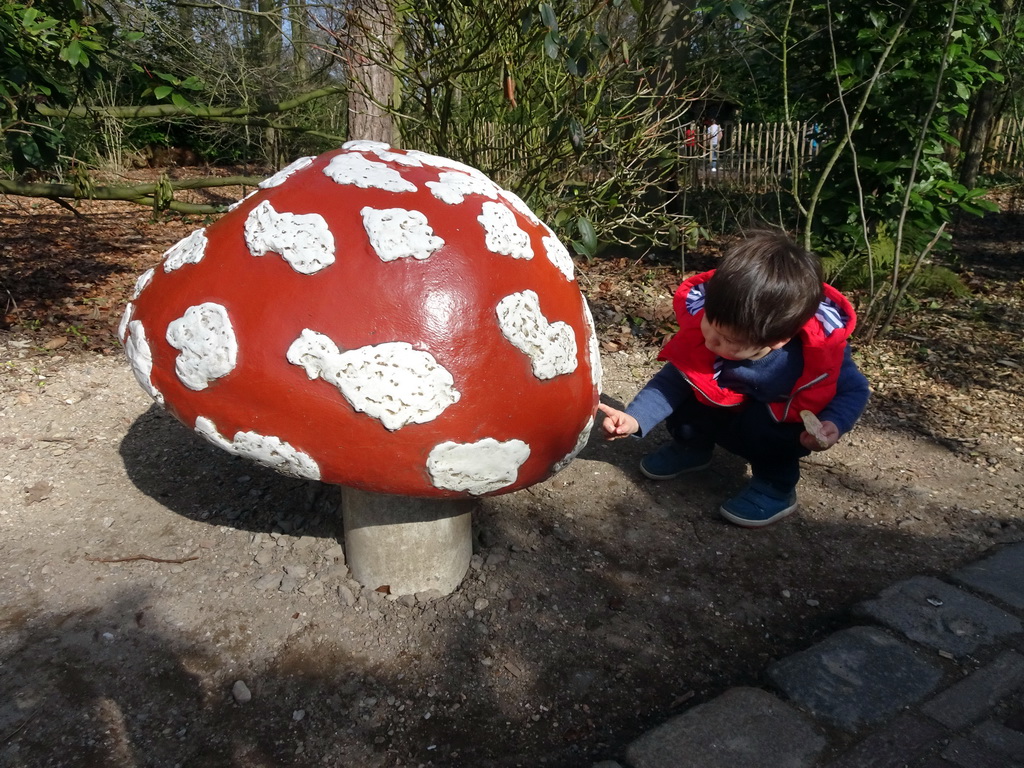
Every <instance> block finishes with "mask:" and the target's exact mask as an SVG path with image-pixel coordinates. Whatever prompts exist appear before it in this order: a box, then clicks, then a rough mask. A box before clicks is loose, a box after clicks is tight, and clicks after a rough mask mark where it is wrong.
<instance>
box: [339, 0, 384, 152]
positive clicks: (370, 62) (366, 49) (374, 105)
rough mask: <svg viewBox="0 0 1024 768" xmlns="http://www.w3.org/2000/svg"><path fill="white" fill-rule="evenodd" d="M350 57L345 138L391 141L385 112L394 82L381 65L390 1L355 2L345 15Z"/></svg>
mask: <svg viewBox="0 0 1024 768" xmlns="http://www.w3.org/2000/svg"><path fill="white" fill-rule="evenodd" d="M348 20H349V29H350V30H351V40H350V44H351V49H350V50H351V54H350V59H349V75H350V78H351V83H352V89H351V90H350V91H349V95H348V137H349V138H350V139H366V140H370V141H383V142H385V143H387V144H391V143H392V141H393V138H394V137H393V130H394V129H393V125H392V122H391V116H390V114H389V113H388V106H389V105H390V103H391V95H392V92H393V90H394V84H393V83H394V81H393V78H392V76H391V72H389V71H388V69H387V68H386V67H385V66H384V64H383V63H384V62H385V61H387V60H388V59H389V58H390V55H391V50H392V47H393V46H392V38H393V36H394V10H393V9H392V7H391V3H390V0H359V2H357V3H356V4H355V6H354V7H353V9H352V11H351V12H350V13H349V17H348Z"/></svg>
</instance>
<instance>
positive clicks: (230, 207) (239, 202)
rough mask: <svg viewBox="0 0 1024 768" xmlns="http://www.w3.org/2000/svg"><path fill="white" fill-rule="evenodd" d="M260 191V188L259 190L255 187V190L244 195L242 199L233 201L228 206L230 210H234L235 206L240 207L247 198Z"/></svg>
mask: <svg viewBox="0 0 1024 768" xmlns="http://www.w3.org/2000/svg"><path fill="white" fill-rule="evenodd" d="M259 193H260V190H259V189H254V190H253V191H252V192H250V193H249V194H248V195H246V196H245V197H243V198H242V199H241V200H236V201H235V202H233V203H232V204H231V205H229V206H228V210H229V211H233V210H235V208H238V207H239V206H240V205H241V204H242V203H244V202H245V201H246V200H248V199H249V198H250V197H252V196H253V195H258V194H259Z"/></svg>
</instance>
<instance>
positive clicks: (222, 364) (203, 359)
mask: <svg viewBox="0 0 1024 768" xmlns="http://www.w3.org/2000/svg"><path fill="white" fill-rule="evenodd" d="M167 343H168V344H170V345H171V346H172V347H174V348H175V349H177V350H180V351H181V354H179V355H178V357H177V358H176V359H175V361H174V372H175V373H176V374H178V378H179V379H180V380H181V383H182V384H184V385H185V386H186V387H188V388H189V389H194V390H197V391H198V390H203V389H206V388H207V387H208V386H209V385H210V382H211V381H213V380H215V379H219V378H221V377H223V376H227V375H228V374H229V373H231V371H233V370H234V369H235V364H236V362H237V360H238V342H237V341H236V339H235V331H234V329H233V328H232V327H231V320H230V318H228V312H227V310H226V309H225V308H224V307H222V306H221V305H220V304H214V303H213V302H209V301H208V302H205V303H203V304H197V305H196V306H193V307H189V308H188V309H186V310H185V314H184V315H182V316H181V317H179V318H178V319H177V320H175V321H174V322H172V323H171V324H170V325H168V326H167Z"/></svg>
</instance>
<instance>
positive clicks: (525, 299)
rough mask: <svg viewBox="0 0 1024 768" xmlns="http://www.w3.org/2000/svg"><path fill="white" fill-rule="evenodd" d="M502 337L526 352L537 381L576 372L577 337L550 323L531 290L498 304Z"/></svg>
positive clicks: (565, 326)
mask: <svg viewBox="0 0 1024 768" xmlns="http://www.w3.org/2000/svg"><path fill="white" fill-rule="evenodd" d="M498 325H499V326H500V327H501V333H502V335H503V336H504V337H505V338H506V339H508V340H509V341H510V342H512V344H513V345H515V346H516V348H517V349H519V350H521V351H523V352H525V353H526V355H527V356H528V357H529V358H530V364H531V366H532V367H533V375H534V376H536V377H537V378H538V379H553V378H554V377H555V376H559V375H561V374H564V373H572V372H573V371H575V370H576V365H577V363H576V336H575V334H573V330H572V326H570V325H569V324H568V323H563V322H561V321H558V322H555V323H549V322H548V320H547V318H546V317H544V315H543V313H542V312H541V311H540V300H539V299H538V298H537V294H536V293H535V292H534V291H523V292H521V293H513V294H511V295H509V296H506V297H505V298H503V299H502V300H501V301H499V302H498Z"/></svg>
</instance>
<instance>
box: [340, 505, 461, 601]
mask: <svg viewBox="0 0 1024 768" xmlns="http://www.w3.org/2000/svg"><path fill="white" fill-rule="evenodd" d="M474 503H475V502H473V501H463V500H455V501H450V500H437V499H418V498H409V497H407V496H391V495H388V494H382V493H368V492H366V491H360V490H356V489H354V488H348V487H343V488H342V492H341V508H342V517H343V520H344V527H345V555H346V561H347V562H348V566H349V568H350V569H351V570H352V576H353V577H354V578H355V579H356V581H358V582H359V583H360V584H362V585H363V586H364V587H367V588H368V589H379V588H380V587H384V586H387V587H388V591H389V592H390V593H391V594H393V595H411V594H415V593H417V592H426V591H428V590H437V591H438V592H440V593H441V594H442V595H447V594H450V593H452V592H454V591H455V588H456V587H458V586H459V583H460V582H461V581H462V577H463V576H465V575H466V570H467V569H468V568H469V559H470V557H471V556H472V554H473V537H472V528H471V525H470V518H471V513H472V509H473V506H474Z"/></svg>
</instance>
